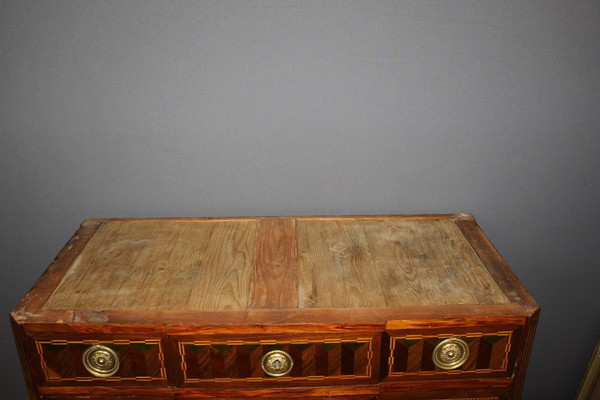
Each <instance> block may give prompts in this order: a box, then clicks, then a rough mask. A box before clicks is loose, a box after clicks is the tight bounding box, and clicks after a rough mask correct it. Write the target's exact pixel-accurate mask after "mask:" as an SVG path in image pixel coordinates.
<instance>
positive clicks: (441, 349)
mask: <svg viewBox="0 0 600 400" xmlns="http://www.w3.org/2000/svg"><path fill="white" fill-rule="evenodd" d="M432 358H433V363H434V364H435V366H436V367H438V368H441V369H454V368H458V367H460V366H461V365H463V364H464V363H465V361H467V359H468V358H469V345H468V344H467V342H465V341H464V340H462V339H459V338H448V339H445V340H442V341H441V342H439V343H438V345H437V346H435V349H433V356H432Z"/></svg>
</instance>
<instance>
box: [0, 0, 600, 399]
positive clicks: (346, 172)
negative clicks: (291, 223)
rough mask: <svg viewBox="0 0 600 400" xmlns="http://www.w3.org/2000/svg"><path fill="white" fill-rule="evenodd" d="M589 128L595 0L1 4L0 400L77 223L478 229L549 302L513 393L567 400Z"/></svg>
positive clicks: (599, 93) (582, 258)
mask: <svg viewBox="0 0 600 400" xmlns="http://www.w3.org/2000/svg"><path fill="white" fill-rule="evenodd" d="M599 134H600V3H599V2H597V1H588V2H586V1H445V2H440V1H421V0H420V1H393V2H390V1H334V0H332V1H290V0H280V1H279V0H273V1H263V0H255V1H223V0H219V1H162V2H161V1H154V0H145V1H131V0H120V1H110V0H108V1H69V0H64V1H16V0H14V1H6V0H0V221H1V223H0V234H1V237H0V255H1V256H0V266H1V271H0V273H1V279H0V282H1V290H0V296H1V300H0V304H1V306H0V307H1V310H0V311H1V314H3V315H5V318H4V322H2V324H1V325H0V360H1V362H0V388H1V389H0V391H2V392H3V394H2V395H1V396H0V397H1V398H3V399H4V398H6V399H24V398H25V389H24V384H23V380H22V377H21V371H20V368H19V364H18V360H17V355H16V352H15V350H14V347H13V340H12V336H11V333H10V330H9V324H8V318H7V317H6V315H7V314H8V312H9V311H10V310H11V309H12V308H13V307H14V306H15V305H16V304H17V302H18V300H19V299H20V298H21V296H23V295H24V294H25V293H26V291H27V290H28V289H29V288H30V286H31V285H32V284H33V282H34V281H35V279H36V278H37V277H38V276H39V275H40V274H41V273H42V271H43V270H44V269H45V268H46V266H47V265H48V264H49V263H50V261H51V260H52V258H53V257H54V256H55V255H56V253H57V252H58V250H59V249H60V248H61V247H62V245H63V244H64V243H65V242H66V241H67V239H68V238H69V237H70V235H71V234H72V233H73V232H74V231H75V230H76V228H77V227H78V224H79V222H80V221H81V220H82V219H84V218H86V217H118V216H131V217H136V216H137V217H143V216H217V215H221V216H230V215H273V214H280V215H281V214H357V213H360V214H363V213H368V214H372V213H440V212H471V213H473V214H475V216H476V217H477V219H478V221H479V223H480V225H481V226H482V228H483V229H484V231H485V232H486V233H487V234H488V236H489V237H490V238H491V240H492V241H493V242H494V243H495V245H496V246H497V248H498V249H499V250H500V252H501V253H502V254H503V255H504V257H505V258H506V260H507V261H508V263H509V264H510V265H511V266H512V268H513V269H514V271H515V272H516V273H517V274H518V275H519V277H520V278H521V280H522V281H523V283H524V284H525V285H526V286H527V287H528V288H529V289H530V291H531V292H532V294H533V295H534V297H535V298H536V299H537V300H538V301H539V303H540V304H541V305H542V308H543V310H542V318H541V321H540V324H539V329H538V334H537V338H536V342H535V346H534V351H533V355H532V361H531V364H530V369H529V373H528V377H527V384H526V389H525V398H526V399H569V398H572V396H573V395H574V393H575V391H576V389H577V385H578V383H579V380H580V379H581V376H582V374H583V372H584V369H585V367H586V364H587V362H588V358H589V356H590V355H591V351H592V349H593V346H594V344H595V341H596V339H597V338H598V335H599V334H600V310H599V308H600V307H599V306H600V304H599V301H598V293H599V288H600V287H599V286H600V284H599V282H600V268H599V267H600V261H599V260H600V246H599V245H598V236H599V235H598V234H599V233H600V232H599V228H598V227H599V226H600V201H599V195H600V162H599V152H600V136H599Z"/></svg>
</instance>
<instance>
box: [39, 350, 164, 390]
mask: <svg viewBox="0 0 600 400" xmlns="http://www.w3.org/2000/svg"><path fill="white" fill-rule="evenodd" d="M35 350H36V352H37V356H38V359H39V365H38V368H39V373H40V374H41V376H42V377H43V381H44V383H45V384H50V385H52V384H58V385H71V384H86V383H87V384H103V385H104V384H107V383H109V384H110V383H114V384H117V385H118V384H120V383H124V384H127V383H132V384H135V385H140V384H144V383H146V384H164V383H166V379H167V375H166V368H165V357H164V348H163V345H162V343H161V341H160V339H142V340H127V339H115V340H93V339H86V340H72V339H69V340H61V339H52V340H35Z"/></svg>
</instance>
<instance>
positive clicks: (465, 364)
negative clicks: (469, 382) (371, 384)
mask: <svg viewBox="0 0 600 400" xmlns="http://www.w3.org/2000/svg"><path fill="white" fill-rule="evenodd" d="M520 332H521V329H520V328H518V327H514V326H512V327H500V328H485V329H472V330H469V329H453V330H444V331H438V332H435V331H419V332H416V331H410V330H409V331H395V332H388V335H389V336H387V340H386V342H387V351H388V357H387V363H386V365H385V367H386V368H387V371H386V375H387V378H386V380H387V381H403V380H404V381H412V380H429V379H464V378H483V377H487V378H506V377H510V376H512V372H513V369H514V364H515V359H516V355H517V353H518V347H519V336H520Z"/></svg>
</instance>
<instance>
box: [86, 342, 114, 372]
mask: <svg viewBox="0 0 600 400" xmlns="http://www.w3.org/2000/svg"><path fill="white" fill-rule="evenodd" d="M82 359H83V366H84V367H85V369H87V370H88V372H89V373H90V374H92V375H94V376H97V377H99V378H107V377H109V376H113V375H114V374H116V373H117V371H118V370H119V367H120V366H121V362H120V361H119V355H118V354H117V352H116V351H114V350H113V349H111V348H110V347H108V346H103V345H101V344H97V345H94V346H91V347H88V349H87V350H86V351H85V352H84V353H83V357H82Z"/></svg>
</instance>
